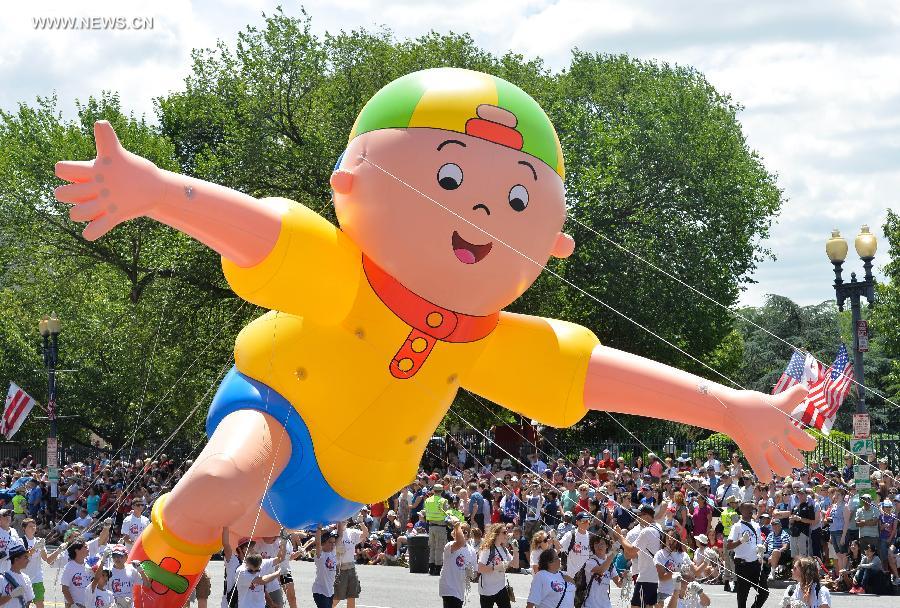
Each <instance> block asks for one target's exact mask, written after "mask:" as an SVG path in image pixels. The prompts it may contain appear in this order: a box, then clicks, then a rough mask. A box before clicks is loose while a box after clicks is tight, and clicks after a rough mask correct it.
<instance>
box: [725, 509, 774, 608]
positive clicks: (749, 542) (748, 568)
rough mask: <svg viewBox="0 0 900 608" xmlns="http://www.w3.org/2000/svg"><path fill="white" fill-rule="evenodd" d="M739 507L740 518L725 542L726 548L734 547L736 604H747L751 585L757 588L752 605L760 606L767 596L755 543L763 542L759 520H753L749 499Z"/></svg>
mask: <svg viewBox="0 0 900 608" xmlns="http://www.w3.org/2000/svg"><path fill="white" fill-rule="evenodd" d="M738 509H739V510H740V512H741V519H740V521H738V522H736V523H735V524H733V525H732V526H731V533H730V534H729V535H728V541H727V542H726V543H725V549H726V550H728V551H734V570H735V575H736V578H737V580H736V581H735V583H734V584H735V587H736V593H737V605H738V608H746V607H747V598H748V596H749V595H750V589H751V588H753V589H756V599H755V600H754V602H753V608H760V606H762V605H763V604H764V603H765V602H766V599H768V597H769V586H768V581H767V580H766V579H765V578H762V566H761V564H760V562H759V553H758V551H757V546H758V545H761V544H762V541H763V538H762V533H761V532H760V529H759V524H758V523H756V522H755V521H753V519H752V518H753V509H754V505H753V503H752V502H750V501H744V502H742V503H741V504H740V506H739V507H738Z"/></svg>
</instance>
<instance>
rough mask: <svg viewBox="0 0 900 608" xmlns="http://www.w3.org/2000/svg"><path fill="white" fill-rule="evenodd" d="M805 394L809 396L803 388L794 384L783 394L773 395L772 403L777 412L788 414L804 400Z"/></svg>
mask: <svg viewBox="0 0 900 608" xmlns="http://www.w3.org/2000/svg"><path fill="white" fill-rule="evenodd" d="M807 394H809V391H807V390H806V387H805V386H803V385H802V384H795V385H794V386H792V387H791V388H789V389H788V390H786V391H784V392H783V393H779V394H777V395H775V396H774V397H773V398H772V401H773V402H774V405H775V407H777V408H778V409H779V410H781V411H782V412H784V413H785V414H790V413H791V412H793V411H794V408H795V407H797V406H798V405H799V404H800V402H801V401H803V400H804V399H806V395H807Z"/></svg>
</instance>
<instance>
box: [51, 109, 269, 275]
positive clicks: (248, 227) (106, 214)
mask: <svg viewBox="0 0 900 608" xmlns="http://www.w3.org/2000/svg"><path fill="white" fill-rule="evenodd" d="M94 139H95V141H96V145H97V157H96V158H95V159H94V160H92V161H60V162H58V163H56V175H57V177H59V178H60V179H64V180H67V181H69V182H73V183H70V184H67V185H65V186H60V187H59V188H57V189H56V193H55V194H56V198H57V199H58V200H59V201H61V202H64V203H72V204H73V206H72V208H71V209H70V211H69V215H70V217H71V218H72V220H73V221H76V222H84V221H86V222H89V224H88V226H87V227H86V228H85V230H84V236H85V238H87V239H89V240H95V239H98V238H100V237H101V236H103V235H104V234H106V233H107V232H109V231H110V230H112V229H113V228H115V227H116V226H117V225H119V224H120V223H122V222H124V221H127V220H130V219H134V218H137V217H150V218H153V219H155V220H156V221H158V222H161V223H163V224H166V225H167V226H171V227H172V228H175V229H177V230H180V231H181V232H184V233H185V234H187V235H189V236H191V237H193V238H195V239H197V240H198V241H200V242H202V243H204V244H205V245H207V246H209V247H210V248H212V249H213V250H215V251H216V252H218V253H219V254H221V255H222V256H224V257H225V258H227V259H229V260H231V261H232V262H234V263H235V264H237V265H238V266H243V267H249V266H253V265H254V264H256V263H258V262H260V261H262V260H263V259H264V258H265V257H266V256H267V255H268V254H269V252H270V251H272V249H273V248H274V247H275V243H276V242H277V240H278V235H279V232H280V231H281V217H282V215H283V214H284V208H283V207H282V204H280V203H277V202H271V203H270V202H268V201H266V202H263V201H260V200H258V199H256V198H254V197H252V196H249V195H247V194H244V193H242V192H238V191H236V190H232V189H230V188H226V187H224V186H219V185H217V184H212V183H209V182H205V181H203V180H200V179H195V178H192V177H186V176H184V175H179V174H177V173H172V172H170V171H165V170H162V169H160V168H159V167H157V166H156V165H154V164H153V163H152V162H150V161H149V160H147V159H145V158H142V157H140V156H137V155H136V154H132V153H131V152H129V151H128V150H126V149H125V148H123V147H122V145H121V144H120V143H119V139H118V137H116V133H115V131H114V130H113V128H112V125H110V124H109V123H108V122H106V121H105V120H101V121H97V122H96V123H95V124H94Z"/></svg>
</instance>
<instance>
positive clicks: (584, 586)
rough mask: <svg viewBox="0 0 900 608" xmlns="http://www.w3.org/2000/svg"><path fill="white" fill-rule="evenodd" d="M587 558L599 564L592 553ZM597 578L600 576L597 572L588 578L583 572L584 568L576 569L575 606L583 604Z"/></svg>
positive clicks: (579, 607)
mask: <svg viewBox="0 0 900 608" xmlns="http://www.w3.org/2000/svg"><path fill="white" fill-rule="evenodd" d="M588 559H589V560H591V559H592V560H594V561H595V562H597V565H598V566H599V565H601V564H600V562H599V561H597V558H596V557H595V556H593V555H592V556H591V557H589V558H588ZM598 578H600V575H598V574H591V576H590V578H588V577H587V576H586V575H585V573H584V568H579V569H578V572H576V573H575V608H581V607H582V606H584V603H585V602H586V601H587V599H588V596H589V595H590V594H591V587H592V586H593V584H594V581H595V580H597V579H598Z"/></svg>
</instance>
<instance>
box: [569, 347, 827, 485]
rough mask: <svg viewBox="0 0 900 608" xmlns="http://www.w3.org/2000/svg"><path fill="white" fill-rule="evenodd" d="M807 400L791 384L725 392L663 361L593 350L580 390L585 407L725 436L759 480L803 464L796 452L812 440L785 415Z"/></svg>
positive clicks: (803, 390) (799, 388)
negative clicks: (776, 390)
mask: <svg viewBox="0 0 900 608" xmlns="http://www.w3.org/2000/svg"><path fill="white" fill-rule="evenodd" d="M805 397H806V388H804V387H803V386H800V385H798V386H795V387H793V388H791V389H789V390H787V391H785V392H783V393H781V394H779V395H766V394H763V393H758V392H756V391H746V390H738V389H733V388H729V387H727V386H723V385H721V384H717V383H715V382H711V381H709V380H706V379H705V378H701V377H699V376H695V375H693V374H690V373H688V372H684V371H681V370H678V369H675V368H673V367H669V366H668V365H664V364H662V363H657V362H655V361H651V360H650V359H645V358H643V357H640V356H637V355H633V354H630V353H626V352H624V351H619V350H616V349H613V348H608V347H605V346H597V347H595V348H594V350H593V353H592V354H591V360H590V363H589V365H588V371H587V377H586V379H585V386H584V403H585V406H586V407H587V408H588V409H593V410H604V411H608V412H618V413H622V414H637V415H640V416H649V417H651V418H662V419H665V420H672V421H675V422H681V423H684V424H690V425H693V426H699V427H703V428H706V429H710V430H713V431H718V432H722V433H725V434H727V435H729V436H730V437H731V438H732V439H734V441H735V442H736V443H737V444H738V446H740V448H741V449H742V450H743V451H744V455H745V456H746V457H747V460H748V461H749V462H750V465H751V466H752V467H753V469H754V471H756V474H757V475H758V476H759V477H760V479H762V480H768V479H770V478H771V472H772V471H774V472H775V473H777V474H779V475H787V474H788V473H790V469H791V467H794V466H803V462H804V461H803V456H802V454H801V452H800V450H811V449H813V448H814V447H815V444H816V442H815V440H814V439H813V438H812V437H810V436H809V435H807V434H806V433H805V432H803V431H802V430H800V429H798V428H796V427H795V426H794V425H793V424H791V422H790V420H789V417H788V414H790V412H791V411H793V409H794V407H795V406H796V405H797V404H799V403H800V402H801V401H803V399H804V398H805Z"/></svg>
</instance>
